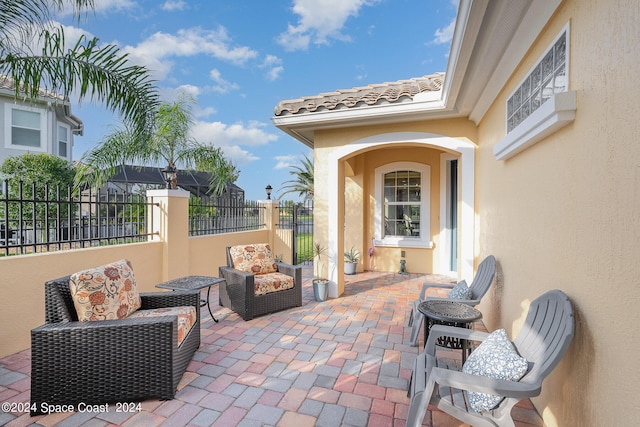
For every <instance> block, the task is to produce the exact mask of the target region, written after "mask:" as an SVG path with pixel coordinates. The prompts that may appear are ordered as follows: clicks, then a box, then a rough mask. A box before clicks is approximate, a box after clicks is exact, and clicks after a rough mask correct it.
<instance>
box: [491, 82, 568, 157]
mask: <svg viewBox="0 0 640 427" xmlns="http://www.w3.org/2000/svg"><path fill="white" fill-rule="evenodd" d="M575 117H576V92H575V91H570V92H561V93H556V94H555V95H553V96H552V97H551V98H549V100H547V102H545V103H544V104H542V105H541V106H540V108H538V109H537V110H536V111H534V112H533V114H531V115H530V116H529V117H527V118H526V119H525V120H524V121H523V122H522V123H520V125H518V126H517V127H516V128H515V129H514V130H513V131H511V133H510V134H508V135H507V136H505V137H504V138H502V140H500V142H498V143H497V144H496V145H494V147H493V155H494V156H495V157H496V160H507V159H510V158H511V157H513V156H515V155H516V154H518V153H520V152H521V151H524V150H525V149H527V148H529V147H531V146H532V145H534V144H535V143H537V142H539V141H541V140H542V139H544V138H546V137H547V136H549V135H551V134H552V133H554V132H556V131H557V130H559V129H561V128H563V127H565V126H566V125H568V124H569V123H571V122H573V120H574V119H575Z"/></svg>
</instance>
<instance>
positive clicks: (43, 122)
mask: <svg viewBox="0 0 640 427" xmlns="http://www.w3.org/2000/svg"><path fill="white" fill-rule="evenodd" d="M5 106H6V107H5V110H4V123H5V127H4V141H5V142H4V146H5V148H11V149H14V150H22V151H37V152H43V153H46V152H47V111H46V110H45V109H42V108H35V107H27V106H23V105H16V104H5ZM13 110H22V111H29V112H31V113H38V114H40V146H39V147H29V146H26V145H14V144H12V141H13V138H12V137H11V133H12V130H13V124H12V123H13V121H12V114H11V113H12V111H13Z"/></svg>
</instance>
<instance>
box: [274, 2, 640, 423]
mask: <svg viewBox="0 0 640 427" xmlns="http://www.w3.org/2000/svg"><path fill="white" fill-rule="evenodd" d="M638 22H640V3H637V2H627V1H618V0H613V1H609V2H601V1H597V0H491V1H489V0H461V1H460V5H459V12H458V17H457V22H456V26H455V33H454V37H453V40H452V43H451V52H450V57H449V63H448V66H447V69H446V70H444V72H443V73H436V74H430V75H426V76H422V77H417V78H413V79H408V80H400V81H396V82H390V83H382V84H375V85H370V86H366V87H358V88H353V89H348V90H337V91H335V92H333V93H324V94H321V95H318V96H309V97H301V98H300V99H295V100H285V101H282V102H280V103H279V104H278V105H277V106H276V109H275V114H274V117H273V119H272V120H273V122H274V124H275V125H276V126H277V127H278V128H280V129H281V130H283V131H284V132H286V133H287V134H289V135H291V136H292V137H294V138H296V139H297V140H299V141H301V142H302V143H303V144H305V145H307V146H309V147H311V148H313V150H314V167H315V171H314V173H315V178H316V187H315V198H314V203H315V235H314V239H315V240H316V241H318V242H320V243H321V244H323V245H325V246H326V247H328V249H329V263H328V264H329V265H328V266H327V268H326V271H325V274H326V275H328V277H330V279H331V284H332V289H331V290H330V296H333V297H337V296H339V295H340V294H341V293H342V292H343V290H344V286H345V284H344V276H343V274H342V273H343V263H342V253H343V252H344V250H345V248H349V247H351V246H352V245H353V246H355V247H356V248H358V249H359V250H360V251H361V253H365V254H366V253H367V249H368V248H369V247H370V246H372V244H373V245H375V249H374V257H373V259H372V260H371V259H368V258H367V257H364V259H363V260H361V263H360V265H359V269H360V270H363V269H365V268H370V266H372V268H373V269H375V270H381V271H392V272H396V271H398V269H399V265H400V264H399V261H400V260H401V259H404V260H405V261H406V267H407V270H408V271H410V272H425V273H440V274H452V275H455V276H457V277H458V278H465V279H470V278H471V277H472V276H473V272H474V268H475V267H476V266H477V263H478V262H479V261H480V260H482V259H483V258H484V257H485V256H487V255H489V254H493V255H495V257H496V258H497V259H498V263H499V265H498V274H497V279H496V281H495V283H494V284H493V285H492V287H491V289H490V291H489V293H488V295H487V296H486V297H485V298H484V300H483V302H482V303H481V304H480V306H479V308H480V310H481V311H482V312H483V314H484V318H483V320H484V323H485V325H486V326H487V328H488V329H489V330H494V329H497V328H500V327H502V328H505V329H506V330H507V331H508V332H509V334H510V335H511V336H515V334H516V333H517V332H518V331H519V329H520V327H521V325H522V322H523V320H524V319H523V318H524V316H525V313H526V311H527V307H528V305H529V302H530V301H531V300H533V299H534V298H536V297H537V296H539V295H540V294H542V293H543V292H545V291H546V290H549V289H554V288H559V289H562V290H563V291H564V292H565V293H567V295H568V296H569V297H570V298H571V301H572V303H573V306H574V310H575V322H576V334H575V337H574V339H573V342H572V345H571V347H570V349H569V352H568V354H567V355H566V356H565V358H564V360H563V361H562V362H561V364H560V365H559V366H558V367H557V368H556V369H555V370H554V372H553V373H552V375H551V376H550V377H549V378H547V379H546V381H545V383H544V385H543V390H542V394H541V395H540V397H538V398H535V399H534V400H533V402H534V404H535V406H536V408H537V409H538V411H539V412H540V414H541V415H542V416H543V418H544V421H545V424H546V425H548V426H554V425H559V426H585V425H593V426H597V425H612V424H613V425H633V424H635V423H637V419H638V418H639V417H640V405H639V404H638V402H637V399H633V397H632V396H634V395H635V389H636V387H637V384H638V383H640V374H639V372H640V370H638V368H637V364H636V358H637V353H638V350H640V345H639V344H638V339H637V336H638V333H637V332H636V329H635V325H637V324H638V323H639V321H640V315H639V312H640V310H638V304H639V303H640V286H639V283H638V277H640V274H639V273H640V263H639V262H638V259H640V148H639V145H638V143H637V141H636V139H637V138H638V135H639V134H640V132H638V131H639V127H640V125H639V121H638V119H637V118H638V117H639V116H640V106H639V104H638V101H637V100H638V99H640V97H639V95H640V86H639V85H637V84H636V83H635V81H636V77H637V74H638V72H640V55H638V51H637V46H639V45H640V31H639V30H638ZM399 42H400V41H399ZM399 72H400V68H399ZM332 89H333V88H327V90H332Z"/></svg>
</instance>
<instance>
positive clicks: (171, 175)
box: [161, 165, 178, 189]
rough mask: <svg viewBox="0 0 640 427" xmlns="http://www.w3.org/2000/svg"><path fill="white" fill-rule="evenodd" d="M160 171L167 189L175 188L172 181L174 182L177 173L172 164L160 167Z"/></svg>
mask: <svg viewBox="0 0 640 427" xmlns="http://www.w3.org/2000/svg"><path fill="white" fill-rule="evenodd" d="M161 172H162V175H163V176H164V180H165V181H166V182H167V189H172V188H175V185H174V183H175V182H176V177H177V175H178V171H177V170H176V168H175V167H174V166H171V165H167V167H166V168H164V169H162V171H161Z"/></svg>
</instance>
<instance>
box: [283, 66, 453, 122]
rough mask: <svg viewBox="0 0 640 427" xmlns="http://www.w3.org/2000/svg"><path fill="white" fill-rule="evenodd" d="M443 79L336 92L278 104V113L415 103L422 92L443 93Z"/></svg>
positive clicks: (438, 76) (429, 77)
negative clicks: (441, 90)
mask: <svg viewBox="0 0 640 427" xmlns="http://www.w3.org/2000/svg"><path fill="white" fill-rule="evenodd" d="M443 80H444V73H435V74H431V75H427V76H423V77H417V78H413V79H409V80H399V81H396V82H388V83H381V84H370V85H367V86H361V87H355V88H353V89H343V90H336V91H335V92H329V93H322V94H319V95H315V96H307V97H303V98H298V99H291V100H285V101H280V102H279V103H278V105H276V107H275V111H274V113H275V115H276V116H284V115H288V114H304V113H311V112H316V111H323V110H340V109H345V108H361V107H367V106H372V105H384V104H394V103H401V102H407V101H412V100H413V99H414V97H415V95H417V94H419V93H422V92H432V91H439V90H440V88H441V87H442V82H443Z"/></svg>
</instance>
